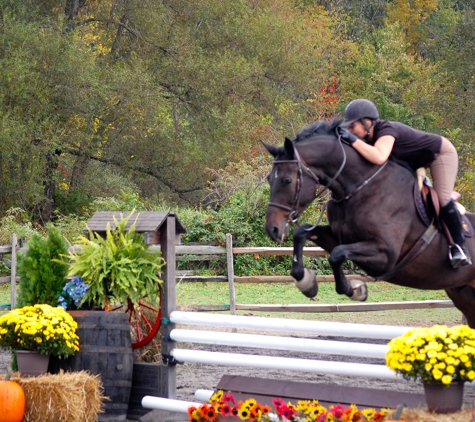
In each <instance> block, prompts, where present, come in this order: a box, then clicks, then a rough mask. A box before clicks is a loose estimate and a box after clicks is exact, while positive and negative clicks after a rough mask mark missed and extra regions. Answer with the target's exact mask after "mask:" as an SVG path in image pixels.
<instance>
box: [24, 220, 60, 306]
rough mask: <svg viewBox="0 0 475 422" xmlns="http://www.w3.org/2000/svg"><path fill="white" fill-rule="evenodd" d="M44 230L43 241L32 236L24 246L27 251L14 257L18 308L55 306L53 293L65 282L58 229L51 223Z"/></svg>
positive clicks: (38, 237)
mask: <svg viewBox="0 0 475 422" xmlns="http://www.w3.org/2000/svg"><path fill="white" fill-rule="evenodd" d="M47 228H48V236H47V238H46V239H44V238H43V237H42V236H40V235H39V234H34V235H33V237H32V238H31V240H30V241H29V242H28V244H27V245H28V250H27V251H26V252H24V253H20V254H19V256H18V275H19V277H20V288H19V294H18V303H17V306H18V307H23V306H27V305H30V306H32V305H36V304H48V305H51V306H57V301H58V299H57V293H58V292H60V291H61V290H62V289H63V286H64V284H65V283H66V273H67V266H66V265H65V263H64V261H63V260H64V258H65V257H66V256H67V254H68V244H67V242H66V241H65V240H64V238H63V236H62V235H61V232H60V230H59V229H58V228H56V227H54V226H53V225H52V224H49V225H48V226H47Z"/></svg>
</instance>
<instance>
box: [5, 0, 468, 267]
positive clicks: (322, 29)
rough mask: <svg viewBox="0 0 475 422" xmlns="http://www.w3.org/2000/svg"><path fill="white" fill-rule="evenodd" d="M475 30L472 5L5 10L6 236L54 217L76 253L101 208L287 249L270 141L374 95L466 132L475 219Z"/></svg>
mask: <svg viewBox="0 0 475 422" xmlns="http://www.w3.org/2000/svg"><path fill="white" fill-rule="evenodd" d="M474 23H475V10H474V4H473V2H472V1H471V0H410V1H402V0H338V1H336V0H242V1H229V2H223V1H221V0H187V1H184V0H164V1H161V2H156V1H152V0H141V1H134V0H79V1H77V0H34V1H33V0H23V1H21V2H18V1H13V0H0V139H1V140H2V148H1V151H0V216H1V220H0V243H3V244H8V243H10V241H11V236H12V234H13V233H16V234H17V235H18V236H19V238H21V239H23V240H25V241H28V240H29V239H31V238H32V236H33V235H34V234H35V233H40V234H42V235H45V232H46V224H47V223H48V222H52V223H53V224H54V225H55V226H56V227H58V228H59V229H60V230H61V233H62V234H63V235H64V236H65V237H66V238H67V239H68V240H69V241H70V242H72V243H74V240H75V238H76V237H77V236H78V235H79V234H81V232H82V230H83V228H84V226H85V223H86V221H87V220H88V218H90V217H91V215H92V214H93V212H94V211H96V210H131V209H133V208H135V209H137V210H139V211H140V210H157V211H162V210H170V211H172V212H175V213H176V214H177V215H178V217H179V218H180V220H181V221H182V223H183V224H184V226H185V227H186V228H187V229H188V231H189V232H188V234H187V235H186V236H185V237H184V239H183V241H184V242H185V243H186V242H203V243H217V244H223V243H224V242H225V235H226V233H231V234H232V235H233V240H234V244H235V246H251V245H255V246H265V245H271V243H270V241H269V240H268V239H267V237H266V235H265V234H264V231H263V222H264V213H265V204H266V202H267V196H268V192H267V186H266V183H265V175H266V173H267V172H268V171H269V168H270V157H268V156H267V153H266V152H265V150H264V148H263V147H262V144H261V141H265V142H268V143H272V144H275V145H280V144H281V143H282V142H283V139H284V137H285V136H288V137H293V136H295V134H296V132H297V131H298V130H299V129H300V128H301V127H302V126H303V125H305V124H308V123H310V122H312V121H315V120H318V119H331V118H333V117H334V116H335V115H338V114H339V113H341V112H342V110H343V109H344V106H345V105H346V104H347V103H348V102H349V101H350V100H352V99H354V98H358V97H364V98H368V99H371V100H372V101H374V102H375V103H376V105H377V106H378V108H379V110H380V113H381V115H382V117H383V118H386V119H393V120H399V121H402V122H404V123H407V124H410V125H413V126H414V127H416V128H418V129H421V130H427V131H431V132H434V133H439V134H442V135H445V136H447V137H448V138H449V139H451V140H452V141H453V142H454V144H455V145H456V147H457V149H458V151H459V155H460V168H459V177H458V180H457V189H458V190H459V191H460V192H461V193H462V202H463V203H464V205H465V206H467V207H468V209H473V208H474V206H475V189H474V184H475V173H474V171H473V149H474V142H473V136H472V134H473V133H474V132H475V118H474V115H473V101H474V98H475V95H474V94H475V92H474V91H475V85H474V84H475V68H474V66H475V48H474V47H475V45H474V43H475V36H474V35H475V33H474V31H475V25H474ZM321 209H322V204H315V206H314V207H312V208H311V209H310V210H308V211H307V213H306V215H305V216H304V218H303V220H306V221H310V222H312V221H315V220H316V218H317V217H318V216H319V213H320V210H321ZM223 265H224V262H220V261H217V262H213V263H211V264H210V265H206V266H205V265H203V266H201V267H198V268H197V269H198V270H199V271H201V272H203V273H206V272H212V273H213V272H219V271H220V270H222V268H223ZM309 265H312V266H314V267H315V268H317V269H318V271H319V272H320V273H325V272H328V271H329V268H328V265H327V264H326V262H325V260H319V261H316V260H314V261H311V260H309ZM289 266H290V264H289V258H288V257H256V256H239V257H237V258H236V263H235V269H236V273H237V274H239V275H250V274H277V273H282V274H286V273H288V269H289Z"/></svg>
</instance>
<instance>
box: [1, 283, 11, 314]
mask: <svg viewBox="0 0 475 422" xmlns="http://www.w3.org/2000/svg"><path fill="white" fill-rule="evenodd" d="M10 302H11V296H10V284H6V283H5V284H0V305H9V304H10ZM2 309H3V307H1V306H0V315H3V314H4V313H6V311H2Z"/></svg>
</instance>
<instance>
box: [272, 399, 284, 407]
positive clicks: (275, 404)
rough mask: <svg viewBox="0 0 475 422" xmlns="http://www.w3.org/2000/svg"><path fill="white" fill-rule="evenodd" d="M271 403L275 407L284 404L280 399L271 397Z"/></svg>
mask: <svg viewBox="0 0 475 422" xmlns="http://www.w3.org/2000/svg"><path fill="white" fill-rule="evenodd" d="M272 404H273V405H274V406H275V407H277V408H279V407H282V406H285V403H284V401H283V400H282V399H272Z"/></svg>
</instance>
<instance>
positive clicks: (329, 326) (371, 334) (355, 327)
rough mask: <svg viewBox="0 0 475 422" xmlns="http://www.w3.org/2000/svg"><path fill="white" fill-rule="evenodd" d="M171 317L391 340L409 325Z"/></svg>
mask: <svg viewBox="0 0 475 422" xmlns="http://www.w3.org/2000/svg"><path fill="white" fill-rule="evenodd" d="M170 321H171V322H173V323H175V324H184V325H201V326H207V327H223V328H241V329H248V330H264V331H279V332H291V333H294V334H295V333H307V334H313V335H322V336H336V337H356V338H366V339H368V338H372V339H384V340H391V339H393V338H394V337H398V336H400V335H402V334H404V333H405V332H406V331H407V330H409V329H410V328H411V327H403V326H391V325H374V324H352V323H343V322H327V321H306V320H297V319H283V318H267V317H266V318H264V317H248V316H241V315H216V314H204V313H199V312H184V311H173V312H172V313H171V314H170Z"/></svg>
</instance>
